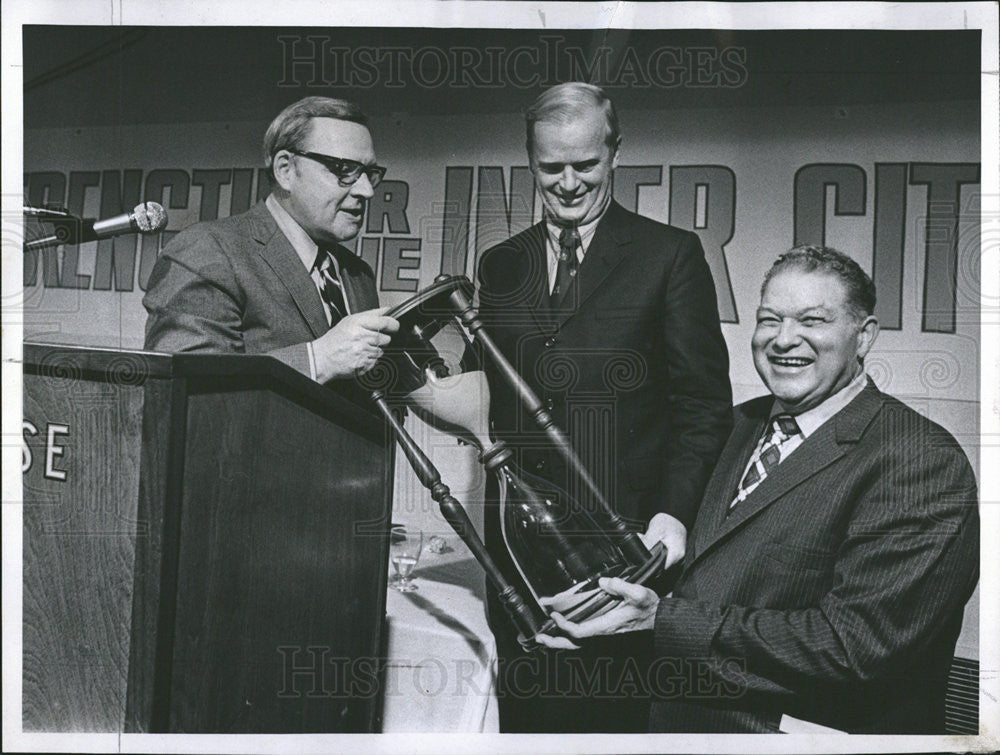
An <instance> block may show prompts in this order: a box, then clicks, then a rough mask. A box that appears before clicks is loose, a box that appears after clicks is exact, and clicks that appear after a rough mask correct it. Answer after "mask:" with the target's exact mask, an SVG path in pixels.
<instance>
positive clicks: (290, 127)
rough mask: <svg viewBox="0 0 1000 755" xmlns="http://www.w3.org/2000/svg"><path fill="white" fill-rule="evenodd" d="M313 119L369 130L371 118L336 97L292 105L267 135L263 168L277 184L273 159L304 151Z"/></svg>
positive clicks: (305, 100)
mask: <svg viewBox="0 0 1000 755" xmlns="http://www.w3.org/2000/svg"><path fill="white" fill-rule="evenodd" d="M313 118H336V119H337V120H340V121H350V122H351V123H360V124H361V125H362V126H366V127H367V126H368V117H367V116H366V115H365V114H364V113H363V112H362V111H361V108H359V107H358V106H357V105H355V104H354V103H353V102H348V101H347V100H338V99H334V98H333V97H304V98H303V99H301V100H299V101H298V102H293V103H292V104H291V105H289V106H288V107H286V108H285V109H284V110H282V111H281V112H280V113H278V117H277V118H275V119H274V120H273V121H271V125H270V126H268V127H267V132H266V133H265V134H264V165H265V166H266V167H267V175H268V177H269V178H270V179H271V182H272V183H273V182H274V156H275V155H276V154H277V153H278V152H280V151H281V150H283V149H301V148H302V144H303V142H305V140H306V136H307V135H308V134H309V121H311V120H312V119H313Z"/></svg>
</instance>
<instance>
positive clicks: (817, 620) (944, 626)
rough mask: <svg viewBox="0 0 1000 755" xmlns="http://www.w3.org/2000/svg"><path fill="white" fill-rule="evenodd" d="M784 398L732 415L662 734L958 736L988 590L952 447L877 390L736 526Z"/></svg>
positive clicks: (660, 652) (815, 438) (799, 458)
mask: <svg viewBox="0 0 1000 755" xmlns="http://www.w3.org/2000/svg"><path fill="white" fill-rule="evenodd" d="M772 401H773V399H772V398H771V397H770V396H768V397H764V398H760V399H755V400H753V401H750V402H748V403H745V404H742V405H740V406H738V407H736V409H735V426H734V429H733V432H732V435H731V436H730V439H729V441H728V443H727V445H726V447H725V449H724V450H723V452H722V456H721V457H720V459H719V464H718V466H717V467H716V470H715V473H714V474H713V476H712V478H711V480H710V481H709V484H708V487H707V489H706V493H705V497H704V500H703V502H702V505H701V507H700V509H699V512H698V518H697V520H696V523H695V526H694V528H693V530H692V532H691V537H690V539H689V546H688V553H687V556H686V559H685V563H684V568H683V571H682V574H681V577H680V579H679V581H678V583H677V585H676V587H675V589H674V592H673V597H671V598H665V599H663V600H661V602H660V606H659V608H658V611H657V616H656V623H655V631H654V637H655V643H656V657H657V662H656V664H654V669H653V671H652V672H651V673H652V678H653V679H654V681H655V682H656V685H655V686H656V689H657V692H658V695H659V699H658V700H657V701H656V702H654V705H653V710H652V714H651V717H650V726H651V729H652V730H654V731H687V732H746V731H751V732H752V731H758V732H764V731H774V730H775V729H776V726H777V723H778V721H779V719H780V717H781V715H782V714H783V713H787V714H789V715H792V716H795V717H796V718H802V719H805V720H808V721H813V722H816V723H820V724H823V725H825V726H832V727H834V728H837V729H842V730H846V731H850V732H857V733H862V732H865V733H867V732H872V733H904V732H913V733H930V732H943V716H944V704H943V699H944V687H945V680H946V676H947V671H948V666H949V663H950V661H951V657H952V655H953V653H954V649H955V642H956V639H957V637H958V632H959V629H960V627H961V621H962V611H963V607H964V605H965V603H966V601H967V600H968V599H969V597H970V595H971V593H972V591H973V589H974V587H975V584H976V580H977V578H978V563H979V555H978V542H979V540H978V536H979V516H978V506H977V494H976V484H975V479H974V477H973V473H972V470H971V468H970V466H969V463H968V460H967V459H966V457H965V455H964V453H963V452H962V450H961V449H960V447H959V446H958V444H957V443H956V441H955V439H954V438H953V437H952V436H951V435H949V434H948V433H947V431H945V430H944V429H943V428H941V427H940V426H938V425H936V424H934V423H933V422H931V421H929V420H927V419H926V418H924V417H922V416H921V415H920V414H918V413H917V412H915V411H913V410H912V409H909V408H908V407H906V406H905V405H904V404H902V403H901V402H899V401H897V400H896V399H894V398H892V397H891V396H887V395H885V394H883V393H881V392H880V391H878V390H877V389H876V388H875V386H874V385H873V384H872V383H871V382H870V381H869V384H868V386H867V387H866V388H865V389H864V390H863V391H862V393H861V394H860V395H858V396H857V397H856V398H855V399H854V401H852V402H851V403H850V404H849V405H848V406H847V407H845V408H844V409H843V410H841V411H840V412H839V413H837V414H836V415H834V417H833V418H831V419H830V420H829V421H827V422H826V423H825V424H824V425H822V426H821V427H820V428H819V429H818V430H817V431H816V432H815V433H814V434H812V435H810V436H809V437H808V438H807V439H806V440H805V441H804V442H803V443H802V445H801V446H800V447H799V448H798V449H796V450H795V451H794V452H793V453H792V454H791V455H790V456H789V457H788V458H787V459H785V460H784V461H782V462H781V464H779V465H778V467H777V469H776V470H773V471H772V472H771V474H770V475H769V476H768V477H767V478H766V479H765V480H764V482H762V483H761V484H760V486H759V487H758V488H757V489H756V490H754V491H753V492H752V493H751V494H750V496H749V497H748V498H747V499H746V500H745V501H744V502H742V503H740V504H739V505H738V506H737V508H736V509H734V510H733V512H732V513H730V514H729V515H728V516H727V509H728V506H729V503H730V502H731V501H732V499H733V497H734V494H735V492H736V489H737V485H738V484H739V479H740V476H741V475H742V473H743V470H744V469H745V467H746V464H747V462H748V460H749V457H750V454H751V453H752V450H753V447H754V445H755V443H756V441H757V439H758V438H759V437H760V434H761V433H762V432H763V428H764V423H765V421H766V419H767V417H768V413H769V411H770V408H771V404H772Z"/></svg>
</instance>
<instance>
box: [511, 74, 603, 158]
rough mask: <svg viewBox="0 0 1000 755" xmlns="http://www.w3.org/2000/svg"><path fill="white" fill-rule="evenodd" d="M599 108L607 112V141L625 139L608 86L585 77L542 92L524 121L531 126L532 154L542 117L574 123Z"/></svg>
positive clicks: (527, 125)
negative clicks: (590, 81) (536, 128)
mask: <svg viewBox="0 0 1000 755" xmlns="http://www.w3.org/2000/svg"><path fill="white" fill-rule="evenodd" d="M593 107H596V108H599V109H600V110H601V111H602V112H603V113H604V118H605V120H606V121H607V124H608V134H607V137H606V138H605V143H606V144H607V145H608V146H609V147H611V149H612V150H613V149H615V148H616V147H617V146H618V144H619V143H620V142H621V139H622V134H621V128H620V127H619V125H618V113H617V112H615V106H614V103H613V102H611V99H610V98H609V97H608V95H606V94H605V93H604V90H603V89H601V88H600V87H597V86H594V85H593V84H584V83H583V82H581V81H570V82H567V83H565V84H557V85H556V86H554V87H552V88H551V89H546V90H545V91H544V92H542V93H541V94H540V95H539V96H538V99H536V100H535V101H534V102H532V103H531V105H530V106H529V107H528V109H527V110H526V111H525V112H524V122H525V125H526V127H527V146H528V155H529V156H530V155H531V150H532V149H533V148H534V145H535V124H536V123H538V122H539V121H555V122H556V123H572V122H573V121H575V120H576V119H577V118H579V117H581V116H582V115H583V114H584V113H585V112H586V111H587V110H589V109H590V108H593Z"/></svg>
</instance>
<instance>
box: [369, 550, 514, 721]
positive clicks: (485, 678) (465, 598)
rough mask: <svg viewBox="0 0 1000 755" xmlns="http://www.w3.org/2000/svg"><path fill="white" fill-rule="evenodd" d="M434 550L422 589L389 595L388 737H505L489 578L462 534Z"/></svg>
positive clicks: (426, 556)
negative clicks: (488, 606) (488, 608)
mask: <svg viewBox="0 0 1000 755" xmlns="http://www.w3.org/2000/svg"><path fill="white" fill-rule="evenodd" d="M444 540H445V544H446V546H445V547H446V550H445V552H443V553H433V552H431V551H430V550H428V549H427V547H426V543H425V547H424V552H423V554H422V555H421V557H420V563H418V564H417V567H416V569H415V570H414V571H413V578H414V581H415V583H416V584H417V586H418V588H419V589H418V590H416V591H414V592H410V593H401V592H398V591H396V590H393V589H391V588H390V589H389V591H388V595H387V597H386V614H387V615H388V622H387V631H388V635H389V641H388V662H387V666H386V670H385V681H384V691H385V696H384V704H383V716H382V721H383V723H382V731H383V732H497V731H499V719H498V714H497V701H496V668H497V652H496V643H495V641H494V639H493V634H492V632H490V629H489V627H488V626H487V624H486V614H485V609H484V580H485V577H484V574H483V570H482V567H480V566H479V564H478V563H477V562H476V560H475V559H474V558H473V557H472V554H471V553H470V552H469V550H468V548H466V547H465V544H464V543H462V542H461V540H460V539H459V538H458V536H457V535H450V536H445V537H444Z"/></svg>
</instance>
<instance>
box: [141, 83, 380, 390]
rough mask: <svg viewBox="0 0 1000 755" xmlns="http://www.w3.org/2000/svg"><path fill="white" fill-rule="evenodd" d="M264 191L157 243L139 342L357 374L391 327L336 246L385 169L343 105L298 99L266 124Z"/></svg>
mask: <svg viewBox="0 0 1000 755" xmlns="http://www.w3.org/2000/svg"><path fill="white" fill-rule="evenodd" d="M264 155H265V159H266V161H267V168H268V172H269V175H270V178H271V181H272V190H271V194H270V195H269V196H268V197H267V199H266V200H265V201H263V202H260V203H258V204H257V205H256V206H254V207H253V208H251V209H250V210H249V211H248V212H245V213H243V214H241V215H237V216H234V217H229V218H224V219H221V220H216V221H213V222H207V223H199V224H197V225H194V226H192V227H190V228H187V229H186V230H184V231H182V232H181V233H179V234H178V235H177V236H176V237H175V238H174V239H173V240H171V242H170V243H169V244H167V246H166V247H165V248H164V249H163V252H162V253H161V254H160V257H159V258H158V259H157V261H156V265H155V266H154V268H153V272H152V275H151V276H150V279H149V288H148V291H147V293H146V296H145V298H144V299H143V304H144V305H145V307H146V309H147V310H148V312H149V318H148V320H147V322H146V348H147V349H150V350H153V351H166V352H198V351H203V352H223V353H226V352H228V353H241V354H242V353H247V354H270V355H272V356H274V357H276V358H278V359H280V360H281V361H282V362H285V363H286V364H288V365H290V366H292V367H293V368H295V369H296V370H298V371H299V372H302V373H304V374H306V375H309V376H310V377H312V378H313V379H315V380H318V381H319V382H321V383H326V382H328V381H330V380H335V379H340V378H349V377H352V376H354V375H355V374H358V373H362V372H365V371H367V370H369V369H371V367H372V366H373V365H374V364H375V361H376V360H377V359H378V357H379V356H381V354H382V346H384V345H385V344H386V343H388V342H389V338H390V336H389V335H388V334H389V333H391V332H393V331H395V330H396V329H398V327H399V324H398V323H397V322H396V321H395V320H394V319H393V318H390V317H386V316H384V315H383V314H382V312H381V311H379V310H377V309H375V308H376V307H377V306H378V292H377V290H376V288H375V278H374V275H373V273H372V271H371V268H369V267H368V265H367V264H365V263H364V262H363V261H362V260H361V259H360V258H359V257H357V256H356V255H354V254H352V253H351V252H350V251H349V250H347V249H345V248H344V247H342V246H341V245H340V242H342V241H347V240H349V239H351V238H353V237H354V236H356V235H357V233H358V231H359V229H360V227H361V222H362V219H363V218H364V211H365V205H366V204H367V202H368V200H369V199H370V198H371V196H372V194H373V188H374V186H375V185H377V184H378V182H379V181H380V180H381V179H382V176H383V175H384V174H385V169H384V168H382V167H380V166H378V165H376V164H375V152H374V149H373V146H372V139H371V134H370V133H369V131H368V127H367V119H366V117H365V115H364V114H363V113H362V112H361V111H360V110H359V109H358V108H357V106H355V105H353V104H352V103H349V102H346V101H344V100H335V99H331V98H327V97H307V98H305V99H303V100H300V101H298V102H296V103H294V104H292V105H290V106H288V107H287V108H285V110H284V111H282V112H281V113H280V114H279V115H278V117H277V118H275V119H274V121H273V122H272V123H271V125H270V126H269V127H268V130H267V133H266V134H265V137H264Z"/></svg>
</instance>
